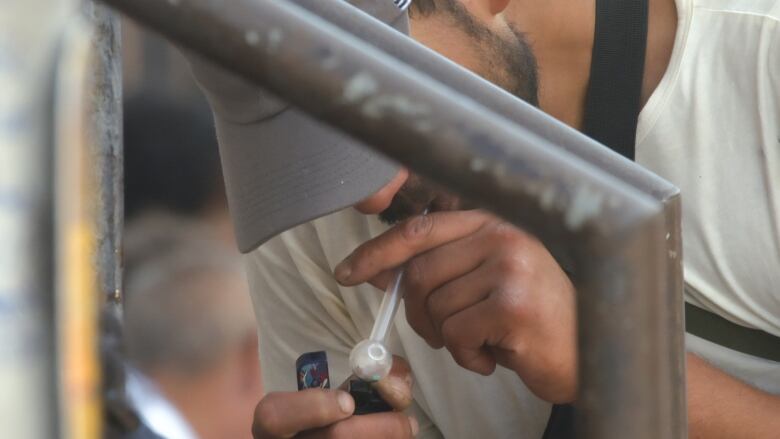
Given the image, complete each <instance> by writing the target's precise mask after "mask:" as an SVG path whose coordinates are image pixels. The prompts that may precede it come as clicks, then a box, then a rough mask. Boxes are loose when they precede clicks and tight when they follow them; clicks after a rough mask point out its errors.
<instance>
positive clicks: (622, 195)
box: [105, 0, 686, 439]
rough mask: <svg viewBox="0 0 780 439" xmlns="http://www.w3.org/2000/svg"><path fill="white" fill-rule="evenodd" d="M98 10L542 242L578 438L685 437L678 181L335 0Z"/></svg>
mask: <svg viewBox="0 0 780 439" xmlns="http://www.w3.org/2000/svg"><path fill="white" fill-rule="evenodd" d="M105 1H106V3H109V4H111V5H112V6H114V7H116V8H117V9H119V10H121V11H123V12H125V13H127V14H128V15H130V16H132V17H134V18H136V19H137V20H139V21H140V22H141V23H143V24H146V25H148V26H150V27H151V28H153V29H155V30H157V31H159V32H161V33H163V34H164V35H166V36H167V37H169V38H170V39H172V40H173V41H175V42H177V43H178V44H180V45H182V46H184V47H186V48H188V49H190V50H193V51H195V52H198V53H200V54H202V55H204V56H206V57H207V58H209V59H211V60H213V61H214V62H216V63H218V64H220V65H222V66H223V67H225V68H227V69H229V70H231V71H233V72H235V73H237V74H240V75H242V76H243V77H245V78H247V79H249V80H251V81H253V82H255V83H257V84H258V85H262V86H264V87H266V88H268V89H269V90H270V91H272V92H274V93H275V94H277V95H278V96H280V97H283V98H284V99H286V100H288V101H289V102H291V103H292V104H294V105H296V106H298V107H299V108H301V109H302V110H303V111H305V112H307V113H308V114H310V115H311V116H313V117H316V118H317V119H320V120H322V121H324V122H325V123H328V124H330V125H331V126H333V127H334V128H336V129H339V130H342V131H344V132H346V133H349V134H351V135H352V136H354V137H356V138H357V139H360V140H362V141H363V142H365V144H366V145H368V146H370V147H372V148H375V149H376V150H378V151H379V152H381V153H383V154H386V155H387V156H389V157H391V158H393V159H395V160H398V161H400V162H401V163H403V164H405V165H407V166H409V167H410V168H411V169H412V170H414V171H416V172H419V173H421V174H423V175H425V176H427V177H429V178H431V179H432V180H434V181H436V182H438V183H440V184H442V185H444V186H446V187H448V188H449V189H451V190H452V191H454V192H456V193H458V194H460V195H462V196H465V197H467V198H471V199H475V200H480V204H481V205H483V206H484V207H486V208H488V209H490V210H492V211H494V212H496V213H498V214H499V215H502V216H503V217H505V218H507V219H509V220H511V221H512V222H513V223H515V224H517V225H518V226H520V227H523V228H524V229H526V230H528V231H530V232H531V233H533V234H535V235H536V236H537V237H539V238H540V239H541V240H542V241H543V242H544V243H545V244H546V245H547V246H548V247H549V248H550V249H551V251H552V252H553V253H554V255H555V256H556V257H557V258H558V260H559V261H561V262H562V264H564V265H565V266H566V267H567V268H569V270H570V271H571V273H572V279H573V281H574V283H575V285H576V286H577V289H578V321H579V350H580V386H581V387H580V392H579V398H578V401H577V407H578V417H577V431H578V436H579V437H583V438H625V437H632V438H640V439H641V438H647V439H651V438H652V439H655V438H661V437H670V438H681V437H684V436H685V432H686V424H685V399H684V389H685V386H684V355H683V349H682V268H681V251H680V218H679V214H680V205H679V193H678V191H677V189H676V188H675V187H674V186H672V185H671V184H669V183H667V182H665V181H664V180H662V179H660V178H658V177H656V176H654V175H653V174H652V173H650V172H648V171H646V170H644V169H642V168H641V167H639V166H637V165H636V164H634V163H631V162H629V161H627V160H625V159H623V158H621V157H619V156H618V155H616V154H614V153H612V152H611V151H609V150H607V149H606V148H605V147H603V146H601V145H599V144H597V143H595V142H593V141H592V140H589V139H588V138H587V137H585V136H583V135H581V134H579V133H577V132H576V131H574V130H572V129H569V128H567V127H565V126H563V125H562V124H560V123H558V122H556V121H554V120H553V119H552V118H550V117H548V116H545V115H544V114H542V113H541V112H539V111H538V110H536V109H533V108H532V107H530V106H528V105H526V104H523V103H522V102H520V101H518V100H516V99H514V98H513V97H511V96H509V95H508V94H506V93H505V92H503V91H501V90H500V89H498V88H496V87H494V86H492V85H490V84H488V83H486V82H485V81H483V80H481V79H479V78H478V77H476V76H474V75H472V74H470V73H468V72H466V71H464V70H463V69H460V68H458V67H457V66H455V65H453V64H452V63H450V62H448V61H446V60H443V59H442V58H441V57H439V56H438V55H436V54H434V53H433V52H431V51H429V50H426V49H424V48H422V47H421V46H419V45H417V44H416V43H414V42H412V41H411V40H409V39H407V38H404V37H402V36H400V35H397V34H395V33H393V31H391V30H390V29H389V28H386V27H384V25H382V24H381V23H378V22H376V21H375V20H372V19H371V18H370V17H368V16H366V15H365V14H363V13H361V12H359V11H357V10H354V9H352V8H351V7H350V6H347V5H344V4H342V3H341V2H340V1H338V0H298V1H277V0H233V1H231V2H230V3H229V4H225V3H223V2H218V1H212V0H176V1H172V0H105ZM249 36H251V38H250V37H249ZM432 78H433V79H432Z"/></svg>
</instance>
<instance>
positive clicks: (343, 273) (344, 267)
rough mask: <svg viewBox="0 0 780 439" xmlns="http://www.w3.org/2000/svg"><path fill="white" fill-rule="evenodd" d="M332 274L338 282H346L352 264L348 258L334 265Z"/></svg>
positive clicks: (350, 272)
mask: <svg viewBox="0 0 780 439" xmlns="http://www.w3.org/2000/svg"><path fill="white" fill-rule="evenodd" d="M333 274H334V275H335V276H336V280H337V281H339V282H346V281H347V280H349V276H350V275H351V274H352V265H351V264H350V262H349V258H347V259H344V260H343V261H341V262H340V263H339V265H337V266H336V270H335V271H334V272H333Z"/></svg>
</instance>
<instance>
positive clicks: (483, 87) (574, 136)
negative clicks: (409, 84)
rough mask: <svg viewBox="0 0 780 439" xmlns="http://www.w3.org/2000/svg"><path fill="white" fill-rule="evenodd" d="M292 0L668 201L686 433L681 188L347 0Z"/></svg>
mask: <svg viewBox="0 0 780 439" xmlns="http://www.w3.org/2000/svg"><path fill="white" fill-rule="evenodd" d="M290 1H291V2H293V3H295V4H297V5H298V6H300V7H302V8H305V9H306V10H308V11H310V12H312V13H315V14H317V15H318V16H319V17H321V18H324V19H325V20H327V21H329V22H331V23H333V24H335V25H336V26H338V27H340V28H341V29H344V30H346V31H348V32H350V33H351V34H353V35H355V36H356V37H358V38H360V39H361V40H362V41H365V42H368V43H370V44H372V45H374V46H375V47H377V48H379V49H381V50H382V51H384V52H385V53H387V54H389V55H391V56H394V57H396V58H398V59H399V60H401V61H403V62H405V63H406V64H408V65H409V66H411V67H414V68H416V69H417V70H419V71H420V72H422V73H426V74H428V75H430V76H431V77H433V78H435V79H436V80H438V81H439V82H441V83H442V84H443V85H446V86H448V87H450V88H451V89H453V90H457V92H458V93H460V94H462V95H464V96H466V97H468V98H471V99H473V100H474V101H476V102H477V103H479V104H482V105H484V106H485V107H487V108H489V109H490V110H492V111H493V112H494V113H495V114H497V115H501V116H502V117H504V118H506V119H508V120H509V121H513V122H518V123H521V124H522V125H523V126H524V127H526V128H527V129H528V130H530V131H532V132H533V133H535V134H538V135H539V136H541V137H544V138H545V139H546V140H548V141H550V142H551V143H553V144H555V145H556V146H558V147H560V148H563V149H564V150H566V151H568V152H571V153H572V154H574V155H576V156H578V157H580V158H581V159H583V160H585V161H586V162H588V163H590V164H592V165H594V166H597V167H599V168H601V169H603V170H605V171H606V172H608V173H609V174H611V175H613V176H615V177H618V178H619V179H620V180H622V181H623V182H625V183H628V184H630V185H632V186H634V187H635V188H637V189H639V190H640V191H642V192H644V193H646V194H648V195H650V196H652V197H653V198H655V199H657V200H659V201H661V202H662V203H663V205H664V212H665V217H666V233H667V236H666V239H667V245H668V248H667V253H668V254H667V258H668V262H669V270H670V273H673V275H672V276H671V277H670V279H669V284H668V287H667V291H666V293H667V295H668V299H669V303H667V304H666V305H665V306H664V308H663V309H662V311H663V312H664V313H668V314H669V315H668V316H666V317H662V318H661V321H664V322H665V324H664V325H662V326H661V327H660V328H659V331H660V333H661V334H660V337H661V339H662V342H665V341H666V340H669V341H670V342H669V343H667V344H666V346H665V347H664V351H665V355H662V356H659V359H660V360H661V361H668V362H669V363H668V364H660V365H659V373H660V374H661V375H663V374H666V376H665V377H662V378H660V379H663V380H667V381H671V384H669V386H668V388H670V389H672V390H673V394H672V395H669V396H668V397H665V398H663V401H669V400H671V401H673V402H672V403H664V406H663V407H662V408H661V410H662V412H663V413H665V414H666V415H665V416H668V419H667V421H664V422H668V423H669V425H670V427H671V432H670V433H669V434H670V436H669V437H680V438H682V437H686V436H687V416H686V412H687V405H686V404H685V392H686V387H685V349H684V337H683V334H684V333H683V330H682V328H684V325H683V324H682V321H683V320H682V319H683V311H682V310H683V293H682V286H683V277H682V256H681V251H682V235H681V227H680V193H679V189H678V188H677V187H675V186H674V185H673V184H671V183H669V182H668V181H666V180H664V179H662V178H660V177H658V176H657V175H656V174H654V173H652V172H650V171H649V170H647V169H646V168H644V167H642V166H640V165H638V164H637V163H635V162H633V161H631V160H628V159H626V158H625V157H623V156H622V155H620V154H618V153H616V152H614V151H612V150H611V149H609V148H606V147H604V146H603V145H601V144H599V143H598V142H596V141H595V140H593V139H591V138H589V137H588V136H586V135H584V134H582V133H580V132H579V131H577V130H575V129H573V128H571V127H569V126H567V125H565V124H564V123H562V122H560V121H558V120H556V119H555V118H553V117H551V116H549V115H547V114H545V113H542V112H539V111H535V109H534V108H533V107H532V106H531V105H530V104H528V103H526V102H524V101H522V100H519V99H516V98H515V97H514V96H512V95H511V94H509V93H508V92H506V91H505V90H503V89H501V88H499V87H497V86H495V85H494V84H492V83H490V82H488V81H486V80H484V79H483V78H482V77H480V76H478V75H476V74H474V73H472V72H471V71H469V70H467V69H465V68H462V67H460V66H458V65H455V64H454V63H452V62H451V61H450V60H448V59H446V58H444V57H443V56H441V55H440V54H438V53H437V52H435V51H433V50H430V49H428V48H426V47H423V46H420V45H419V44H415V43H414V42H413V41H411V40H410V39H409V38H407V37H406V36H404V35H402V34H400V33H399V32H397V31H395V30H394V29H392V28H390V27H389V26H386V25H384V23H381V22H379V21H378V20H376V19H374V18H373V17H371V16H369V15H367V14H365V13H363V12H362V11H360V10H359V9H356V8H354V7H351V6H349V5H347V4H346V3H345V2H333V1H322V0H290ZM562 262H565V261H562Z"/></svg>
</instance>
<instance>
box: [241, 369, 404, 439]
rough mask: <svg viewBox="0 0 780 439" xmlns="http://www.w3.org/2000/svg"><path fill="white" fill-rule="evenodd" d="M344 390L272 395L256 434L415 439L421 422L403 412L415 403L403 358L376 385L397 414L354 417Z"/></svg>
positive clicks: (261, 409)
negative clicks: (412, 438)
mask: <svg viewBox="0 0 780 439" xmlns="http://www.w3.org/2000/svg"><path fill="white" fill-rule="evenodd" d="M343 387H344V386H343V385H342V386H341V387H340V388H339V389H338V390H323V389H307V390H303V391H300V392H274V393H270V394H268V395H267V396H266V397H265V398H263V400H262V401H260V404H258V405H257V408H256V409H255V415H254V419H255V421H254V426H253V427H252V434H253V435H254V437H255V439H279V438H292V437H295V438H305V439H328V438H354V439H358V438H366V437H376V438H380V439H391V438H392V439H395V438H411V437H414V436H415V435H417V432H418V431H419V425H418V424H417V421H416V420H415V419H414V418H412V417H407V416H406V415H404V414H403V413H401V411H402V410H404V409H406V408H408V407H409V406H410V405H411V403H412V374H411V370H410V369H409V365H408V364H407V363H406V361H405V360H403V359H402V358H400V357H393V368H392V370H391V371H390V375H388V376H387V377H386V378H384V379H383V380H381V381H379V382H378V383H376V384H374V388H376V389H377V391H378V392H379V394H380V395H381V396H382V398H383V399H384V400H385V401H387V403H388V404H390V405H391V406H392V407H393V408H394V409H395V410H396V411H395V412H390V413H375V414H370V415H362V416H352V413H353V412H354V411H355V401H354V400H353V399H352V397H351V396H350V395H349V393H347V392H345V391H344V390H342V389H343Z"/></svg>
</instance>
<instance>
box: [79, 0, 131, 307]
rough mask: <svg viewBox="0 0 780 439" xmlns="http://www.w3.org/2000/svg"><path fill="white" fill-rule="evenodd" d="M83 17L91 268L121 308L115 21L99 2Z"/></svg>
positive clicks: (118, 88)
mask: <svg viewBox="0 0 780 439" xmlns="http://www.w3.org/2000/svg"><path fill="white" fill-rule="evenodd" d="M83 9H84V15H85V16H86V18H87V20H88V21H90V22H91V24H92V26H93V28H94V35H93V40H92V45H93V47H92V51H93V54H94V55H93V58H94V61H93V63H92V65H91V68H92V72H91V74H90V84H89V85H88V87H89V89H90V99H91V102H90V105H89V110H88V111H90V114H89V118H90V124H91V127H90V129H91V131H92V132H91V135H90V138H91V139H92V142H91V143H90V145H89V146H88V147H89V148H90V154H92V156H93V157H94V159H93V161H94V166H95V167H94V172H95V173H96V179H97V181H98V190H97V200H96V201H97V209H96V214H97V218H96V221H97V232H98V236H97V255H96V262H95V265H96V267H97V272H98V281H99V288H100V291H101V293H102V294H103V295H104V299H105V300H107V301H108V302H109V303H111V304H113V305H114V306H117V307H118V306H120V304H121V296H122V294H121V291H122V257H121V248H122V228H123V223H124V210H123V207H124V191H123V162H122V158H123V149H122V57H121V33H120V22H119V16H118V15H117V14H116V13H114V12H113V11H112V10H111V9H109V8H107V7H106V6H105V5H103V4H100V3H95V2H93V1H91V0H90V1H86V2H85V3H84V8H83Z"/></svg>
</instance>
